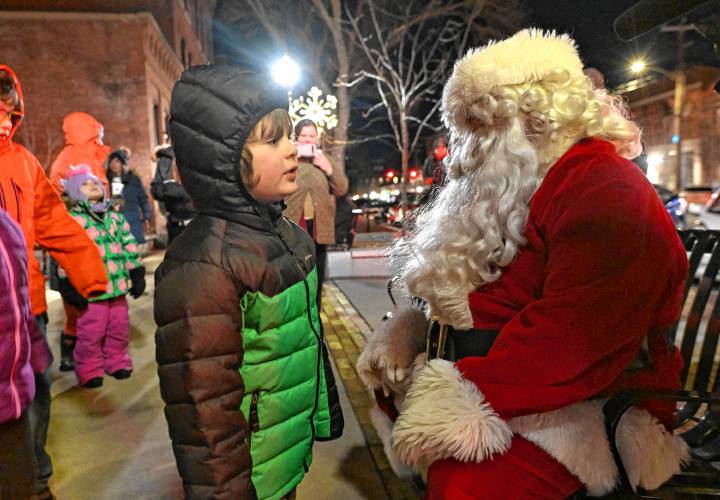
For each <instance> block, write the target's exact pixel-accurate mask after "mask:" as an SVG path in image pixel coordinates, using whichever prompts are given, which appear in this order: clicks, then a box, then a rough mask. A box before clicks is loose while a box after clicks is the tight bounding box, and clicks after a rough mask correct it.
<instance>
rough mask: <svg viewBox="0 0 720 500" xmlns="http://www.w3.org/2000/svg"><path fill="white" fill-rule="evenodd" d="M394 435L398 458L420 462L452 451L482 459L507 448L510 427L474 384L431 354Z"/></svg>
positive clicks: (453, 454)
mask: <svg viewBox="0 0 720 500" xmlns="http://www.w3.org/2000/svg"><path fill="white" fill-rule="evenodd" d="M392 437H393V445H394V449H395V451H396V452H397V454H398V456H399V457H400V459H401V460H402V461H403V462H405V463H407V464H410V465H420V464H422V463H423V462H425V461H427V463H432V462H434V461H436V460H440V459H443V458H450V457H452V458H455V459H457V460H460V461H464V462H467V461H475V462H480V461H482V460H485V459H486V458H489V457H491V456H492V455H494V454H496V453H503V452H505V451H507V449H508V447H509V446H510V441H511V440H512V431H511V430H510V427H509V426H508V424H507V423H506V422H505V421H503V420H502V419H501V418H500V417H499V416H498V415H497V414H496V413H495V411H494V410H493V409H492V407H491V406H490V405H489V404H488V403H487V402H486V401H485V398H484V396H483V395H482V393H481V392H480V391H479V390H478V389H477V386H475V384H473V383H472V382H470V381H469V380H466V379H464V378H463V377H462V375H461V374H460V372H459V371H458V370H457V369H456V368H455V366H454V365H453V364H452V363H450V362H449V361H445V360H442V359H434V360H432V361H430V362H429V363H427V365H426V366H425V367H424V368H423V369H422V370H420V371H419V372H418V374H417V375H416V378H415V381H414V382H413V384H412V386H411V387H410V390H409V391H408V393H407V396H406V397H405V402H404V403H403V407H402V410H401V412H400V416H399V417H398V419H397V421H396V422H395V428H394V429H393V435H392Z"/></svg>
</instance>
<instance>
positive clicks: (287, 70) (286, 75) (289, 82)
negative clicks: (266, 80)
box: [270, 54, 300, 110]
mask: <svg viewBox="0 0 720 500" xmlns="http://www.w3.org/2000/svg"><path fill="white" fill-rule="evenodd" d="M270 74H271V75H272V79H273V80H274V81H275V83H277V84H278V85H280V86H281V87H285V88H286V89H287V91H288V110H289V109H290V107H291V106H292V88H293V86H294V85H295V84H296V83H297V82H298V80H300V67H299V66H298V65H297V63H296V62H295V61H293V60H292V58H291V57H290V56H289V55H287V54H285V55H283V56H282V57H281V58H280V59H278V60H277V61H275V62H274V63H273V65H272V66H271V67H270Z"/></svg>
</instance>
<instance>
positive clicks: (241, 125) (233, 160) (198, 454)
mask: <svg viewBox="0 0 720 500" xmlns="http://www.w3.org/2000/svg"><path fill="white" fill-rule="evenodd" d="M250 89H257V90H255V91H253V90H250ZM272 89H273V87H272V85H268V83H267V82H266V81H263V80H260V79H259V78H258V77H257V76H254V75H252V74H250V73H246V72H242V71H241V70H239V69H237V68H234V67H232V66H215V65H210V66H197V67H193V68H190V69H188V70H186V71H185V72H184V73H183V75H182V77H181V79H180V81H179V82H178V83H177V84H176V85H175V88H174V89H173V95H172V101H171V116H172V118H171V121H170V135H171V138H172V142H173V148H174V150H175V154H176V156H177V164H178V168H179V171H180V175H181V177H182V180H183V185H184V186H185V187H186V188H187V190H188V192H189V194H190V196H191V198H192V200H193V202H194V203H195V206H196V207H197V209H198V212H199V215H198V216H197V217H196V218H195V219H193V221H192V222H191V223H190V224H189V226H188V227H187V228H186V229H185V231H184V232H183V233H182V234H181V235H180V236H179V237H178V238H177V239H176V240H175V242H174V243H173V245H172V246H171V247H170V249H169V250H168V252H167V254H166V256H165V260H164V262H163V263H162V264H161V266H160V267H159V268H158V270H157V272H156V275H155V277H156V284H157V288H156V291H155V320H156V322H157V324H158V331H157V336H156V344H157V362H158V365H159V371H158V373H159V376H160V389H161V392H162V397H163V399H164V400H165V402H166V404H167V406H166V409H165V415H166V417H167V420H168V426H169V430H170V437H171V439H172V441H173V450H174V453H175V458H176V461H177V466H178V470H179V472H180V475H181V476H182V478H183V483H184V487H185V494H186V496H187V497H188V498H228V499H229V498H233V499H236V498H238V499H246V498H270V497H272V498H275V497H281V496H284V495H285V494H287V493H289V492H290V491H291V490H292V489H293V488H295V487H296V486H297V484H298V483H299V482H300V480H301V479H302V477H303V474H304V471H305V470H306V467H307V466H308V465H309V453H310V450H311V448H312V441H313V438H315V439H332V438H335V437H338V436H339V435H340V434H341V432H342V413H341V410H340V406H339V402H338V398H337V391H336V388H335V383H334V381H333V379H332V372H331V371H330V366H329V363H328V362H327V357H326V351H325V349H324V341H323V339H322V337H321V335H322V329H321V327H320V322H319V316H318V313H317V309H316V306H315V301H314V300H311V299H310V297H313V296H314V295H312V294H313V293H314V288H313V287H314V286H317V284H316V279H317V275H316V272H315V269H314V254H313V249H314V245H313V242H312V240H311V239H310V238H309V237H308V236H307V234H306V233H305V232H304V231H302V230H301V229H300V228H299V227H298V226H296V225H294V224H292V223H291V222H290V221H288V220H287V219H286V218H284V217H282V213H281V210H282V207H281V205H280V204H279V203H278V204H262V203H258V202H256V201H255V200H253V199H252V198H251V197H250V196H249V194H248V193H247V192H246V190H245V188H244V187H243V185H242V183H241V180H240V175H239V168H238V164H239V162H238V160H239V158H240V154H241V152H242V148H243V145H244V143H245V139H246V138H247V135H248V134H249V132H250V131H251V130H252V128H253V126H254V125H255V124H256V123H257V121H258V120H259V119H260V118H261V117H262V116H263V115H265V114H266V113H267V112H269V111H270V110H272V109H275V108H279V107H285V106H287V95H286V94H285V93H284V92H282V91H280V90H279V89H278V90H277V91H275V92H274V91H272ZM300 293H301V295H302V296H301V295H300ZM298 297H301V298H300V300H298ZM279 332H286V333H287V335H288V336H289V337H291V338H292V339H293V341H292V343H287V342H286V341H285V334H282V335H278V333H279ZM308 353H310V354H311V356H310V357H309V358H307V359H306V357H307V354H308ZM286 358H287V359H288V360H289V359H294V360H295V363H294V364H293V365H292V366H290V365H288V364H287V363H286V364H283V363H284V361H283V360H284V359H286ZM301 358H302V359H301ZM308 367H310V368H311V369H310V371H309V372H308V371H307V368H308ZM306 373H309V374H310V377H309V379H308V378H306V377H305V374H306ZM295 378H298V379H299V381H293V379H295ZM308 388H311V389H312V391H310V392H307V389H308ZM288 389H289V390H288ZM296 391H300V392H299V393H298V394H304V395H305V396H302V397H300V398H298V397H296V396H294V395H293V394H292V393H294V392H296ZM281 394H282V396H281ZM322 408H325V410H324V411H323V410H322ZM289 415H295V418H293V419H289V418H287V417H288V416H289ZM289 447H295V453H287V450H288V449H289ZM290 455H294V456H295V458H293V457H291V456H290ZM277 456H281V459H280V463H279V464H278V466H274V460H273V459H275V458H276V457H277ZM297 457H300V458H299V461H298V458H297ZM269 469H272V474H270V473H267V474H266V473H265V472H266V471H268V470H269ZM258 471H261V472H263V473H260V474H259V473H258ZM274 478H275V480H273V479H274Z"/></svg>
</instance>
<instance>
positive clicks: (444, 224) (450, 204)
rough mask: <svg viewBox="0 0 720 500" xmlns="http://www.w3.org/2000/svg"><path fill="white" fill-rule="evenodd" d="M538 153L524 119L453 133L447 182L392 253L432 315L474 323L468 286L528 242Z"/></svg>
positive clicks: (496, 274) (493, 273)
mask: <svg viewBox="0 0 720 500" xmlns="http://www.w3.org/2000/svg"><path fill="white" fill-rule="evenodd" d="M537 158H538V155H537V153H536V151H535V149H534V148H533V146H532V144H531V143H530V142H529V141H528V140H527V138H526V137H525V135H524V133H523V128H522V127H521V125H520V121H519V120H516V122H515V123H513V124H512V126H511V127H510V128H509V129H508V130H506V131H505V132H504V133H503V134H502V135H497V134H493V135H491V136H487V137H485V138H479V137H478V136H477V135H474V134H470V133H468V134H465V135H460V136H459V137H455V138H451V143H450V156H449V157H448V158H446V160H445V166H446V168H447V169H448V172H449V175H448V181H447V183H446V185H445V186H444V187H443V188H442V190H441V191H440V193H439V195H438V197H437V198H436V199H435V200H434V202H433V203H432V204H431V205H430V206H428V207H426V208H425V209H424V210H423V211H422V212H421V213H420V214H419V215H418V217H417V218H416V222H415V230H414V231H413V233H412V234H410V235H409V236H407V237H405V238H403V239H402V240H400V241H399V242H398V243H397V244H396V246H395V248H394V249H393V252H392V254H391V268H392V269H394V270H395V271H397V273H398V274H400V275H401V276H402V281H403V282H404V283H405V285H406V286H407V289H408V292H409V293H410V295H413V296H416V297H420V298H422V299H425V300H426V301H427V302H428V304H429V307H430V314H431V316H432V317H434V318H436V319H438V320H440V321H441V322H443V323H447V324H450V325H453V326H454V327H456V328H459V329H467V328H470V327H472V318H471V315H470V309H469V306H468V300H467V296H468V293H469V292H471V291H473V290H475V289H477V288H478V287H480V286H482V285H484V284H486V283H491V282H493V281H496V280H497V279H499V278H500V276H501V274H502V268H503V267H506V266H507V265H508V264H510V263H511V262H512V260H513V259H514V257H515V255H516V253H517V251H518V249H519V248H520V247H521V246H522V245H524V244H525V239H524V236H523V234H524V231H525V225H526V223H527V217H528V211H529V206H528V202H529V200H530V197H531V196H532V194H533V193H534V192H535V190H536V189H537V186H538V185H539V184H540V181H541V176H540V174H539V172H538V170H539V169H538V160H537Z"/></svg>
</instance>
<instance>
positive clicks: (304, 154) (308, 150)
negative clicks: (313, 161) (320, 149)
mask: <svg viewBox="0 0 720 500" xmlns="http://www.w3.org/2000/svg"><path fill="white" fill-rule="evenodd" d="M297 151H298V158H315V144H298V145H297Z"/></svg>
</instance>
